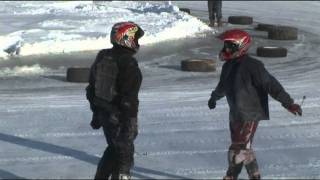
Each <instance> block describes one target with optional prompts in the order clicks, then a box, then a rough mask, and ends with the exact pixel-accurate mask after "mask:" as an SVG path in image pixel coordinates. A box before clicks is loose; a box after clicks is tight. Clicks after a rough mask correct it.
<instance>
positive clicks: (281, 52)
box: [257, 47, 288, 57]
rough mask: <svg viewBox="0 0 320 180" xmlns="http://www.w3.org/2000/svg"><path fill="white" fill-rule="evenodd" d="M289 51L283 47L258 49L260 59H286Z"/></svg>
mask: <svg viewBox="0 0 320 180" xmlns="http://www.w3.org/2000/svg"><path fill="white" fill-rule="evenodd" d="M287 53H288V51H287V49H286V48H283V47H258V48H257V56H260V57H286V56H287Z"/></svg>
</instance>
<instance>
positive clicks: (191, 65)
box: [181, 59, 216, 72]
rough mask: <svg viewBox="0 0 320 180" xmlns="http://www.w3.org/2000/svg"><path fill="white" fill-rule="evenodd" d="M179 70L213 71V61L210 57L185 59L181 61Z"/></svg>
mask: <svg viewBox="0 0 320 180" xmlns="http://www.w3.org/2000/svg"><path fill="white" fill-rule="evenodd" d="M181 70H183V71H193V72H210V71H215V70H216V66H215V62H214V61H213V60H211V59H187V60H183V61H181Z"/></svg>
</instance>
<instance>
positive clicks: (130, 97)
mask: <svg viewBox="0 0 320 180" xmlns="http://www.w3.org/2000/svg"><path fill="white" fill-rule="evenodd" d="M107 54H112V56H114V57H115V58H117V65H118V69H119V73H118V77H117V82H116V90H117V92H118V95H117V96H116V97H115V98H114V100H113V101H112V102H111V103H108V102H104V101H103V100H101V99H99V98H97V97H95V94H94V92H95V91H94V87H95V85H94V83H95V69H96V64H97V62H99V61H100V60H101V59H102V58H103V57H104V56H105V55H107ZM134 54H135V52H134V51H132V50H130V49H127V48H124V47H121V46H114V47H113V48H112V49H103V50H101V51H100V52H99V53H98V55H97V57H96V60H95V62H94V63H93V65H92V66H91V70H90V77H89V85H88V87H87V89H86V90H87V99H88V100H89V102H90V105H91V109H95V108H96V107H97V106H100V107H105V106H108V105H112V106H113V107H115V108H116V109H117V110H120V113H123V114H125V115H126V117H137V112H138V105H139V100H138V93H139V89H140V86H141V82H142V74H141V71H140V69H139V66H138V63H137V60H136V59H135V58H134V57H133V55H134Z"/></svg>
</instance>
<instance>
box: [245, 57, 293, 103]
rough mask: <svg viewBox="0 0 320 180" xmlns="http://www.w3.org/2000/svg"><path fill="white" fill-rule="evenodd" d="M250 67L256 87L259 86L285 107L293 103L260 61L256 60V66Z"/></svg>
mask: <svg viewBox="0 0 320 180" xmlns="http://www.w3.org/2000/svg"><path fill="white" fill-rule="evenodd" d="M251 69H252V70H253V74H252V76H253V77H252V79H253V83H254V84H255V85H256V86H257V87H261V88H262V89H263V90H264V91H265V92H267V93H268V94H270V95H271V97H272V98H274V99H275V100H277V101H279V102H280V103H281V104H282V106H283V107H285V108H288V107H289V106H290V105H291V104H293V102H294V101H293V99H292V98H291V97H290V95H289V94H288V93H287V92H286V91H285V90H284V88H283V87H282V85H281V84H280V83H279V81H278V80H277V79H276V78H275V77H273V76H272V75H271V74H270V73H269V72H268V71H267V70H266V69H265V67H264V65H263V64H262V63H261V62H258V63H257V66H256V67H251Z"/></svg>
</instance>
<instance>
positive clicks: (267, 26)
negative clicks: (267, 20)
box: [255, 24, 276, 31]
mask: <svg viewBox="0 0 320 180" xmlns="http://www.w3.org/2000/svg"><path fill="white" fill-rule="evenodd" d="M274 27H276V25H272V24H258V25H257V27H256V28H255V29H256V30H258V31H269V30H270V29H272V28H274Z"/></svg>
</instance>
